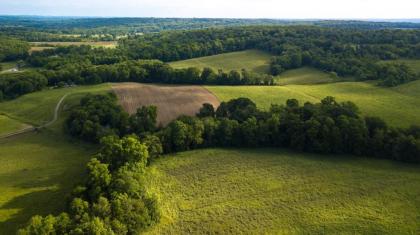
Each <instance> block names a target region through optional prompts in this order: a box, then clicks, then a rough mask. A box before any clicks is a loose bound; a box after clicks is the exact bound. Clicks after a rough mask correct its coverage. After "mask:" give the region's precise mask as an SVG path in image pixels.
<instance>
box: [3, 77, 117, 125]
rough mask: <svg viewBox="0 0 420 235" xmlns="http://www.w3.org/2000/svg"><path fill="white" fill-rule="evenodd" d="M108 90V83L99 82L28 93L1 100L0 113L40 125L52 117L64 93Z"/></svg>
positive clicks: (74, 93)
mask: <svg viewBox="0 0 420 235" xmlns="http://www.w3.org/2000/svg"><path fill="white" fill-rule="evenodd" d="M110 90H111V88H110V86H109V84H101V85H93V86H77V87H71V88H62V89H51V90H44V91H39V92H34V93H29V94H27V95H24V96H22V97H19V98H17V99H14V100H11V101H5V102H1V103H0V114H2V113H3V114H7V115H8V116H9V117H13V118H14V119H16V120H20V121H22V122H25V123H30V124H34V125H41V124H44V123H47V122H48V121H50V120H51V119H52V117H53V114H54V108H55V106H56V104H57V102H58V101H59V100H60V99H61V97H63V96H64V95H65V94H72V95H71V96H74V95H77V94H85V93H88V92H92V93H93V92H95V93H98V92H106V91H110ZM79 96H80V95H79ZM69 98H71V97H69Z"/></svg>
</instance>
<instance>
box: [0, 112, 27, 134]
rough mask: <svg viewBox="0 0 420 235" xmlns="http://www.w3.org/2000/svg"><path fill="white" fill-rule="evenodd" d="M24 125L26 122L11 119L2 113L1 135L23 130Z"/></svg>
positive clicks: (0, 122) (0, 120) (0, 117)
mask: <svg viewBox="0 0 420 235" xmlns="http://www.w3.org/2000/svg"><path fill="white" fill-rule="evenodd" d="M24 127H26V125H25V124H23V123H21V122H19V121H16V120H14V119H11V118H9V117H7V116H4V115H0V136H2V135H4V134H7V133H11V132H15V131H18V130H21V129H22V128H24Z"/></svg>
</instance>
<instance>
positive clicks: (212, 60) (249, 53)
mask: <svg viewBox="0 0 420 235" xmlns="http://www.w3.org/2000/svg"><path fill="white" fill-rule="evenodd" d="M271 57H272V55H270V54H269V53H266V52H263V51H259V50H246V51H239V52H231V53H224V54H219V55H214V56H206V57H200V58H194V59H189V60H181V61H176V62H172V63H170V65H171V66H172V67H173V68H188V67H196V68H199V69H203V68H205V67H209V68H212V69H214V70H215V71H217V70H219V69H222V70H223V71H226V72H228V71H231V70H237V71H241V70H242V69H246V70H248V71H253V72H258V73H268V70H269V65H270V58H271Z"/></svg>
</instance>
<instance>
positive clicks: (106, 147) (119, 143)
mask: <svg viewBox="0 0 420 235" xmlns="http://www.w3.org/2000/svg"><path fill="white" fill-rule="evenodd" d="M97 157H98V159H99V160H100V161H101V162H104V163H106V164H109V166H110V169H111V171H113V170H116V169H118V168H120V167H122V166H123V165H125V164H131V163H136V164H140V165H138V166H141V167H143V168H144V167H146V164H147V159H148V158H149V153H148V152H147V147H146V146H145V145H144V144H142V143H140V141H139V139H138V138H137V137H136V136H126V137H124V138H122V139H119V138H118V137H116V136H107V137H104V138H102V139H101V149H100V151H99V153H98V155H97Z"/></svg>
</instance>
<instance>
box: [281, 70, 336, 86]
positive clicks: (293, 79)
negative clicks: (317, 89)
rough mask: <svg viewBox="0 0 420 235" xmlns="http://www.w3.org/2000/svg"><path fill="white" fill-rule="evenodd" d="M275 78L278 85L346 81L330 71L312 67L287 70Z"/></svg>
mask: <svg viewBox="0 0 420 235" xmlns="http://www.w3.org/2000/svg"><path fill="white" fill-rule="evenodd" d="M274 79H275V82H276V84H277V85H308V84H322V83H332V82H342V81H344V80H343V78H338V77H334V76H333V75H332V74H330V73H327V72H323V71H320V70H318V69H315V68H311V67H303V68H299V69H292V70H287V71H285V72H283V73H282V74H280V75H278V76H276V77H275V78H274Z"/></svg>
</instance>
